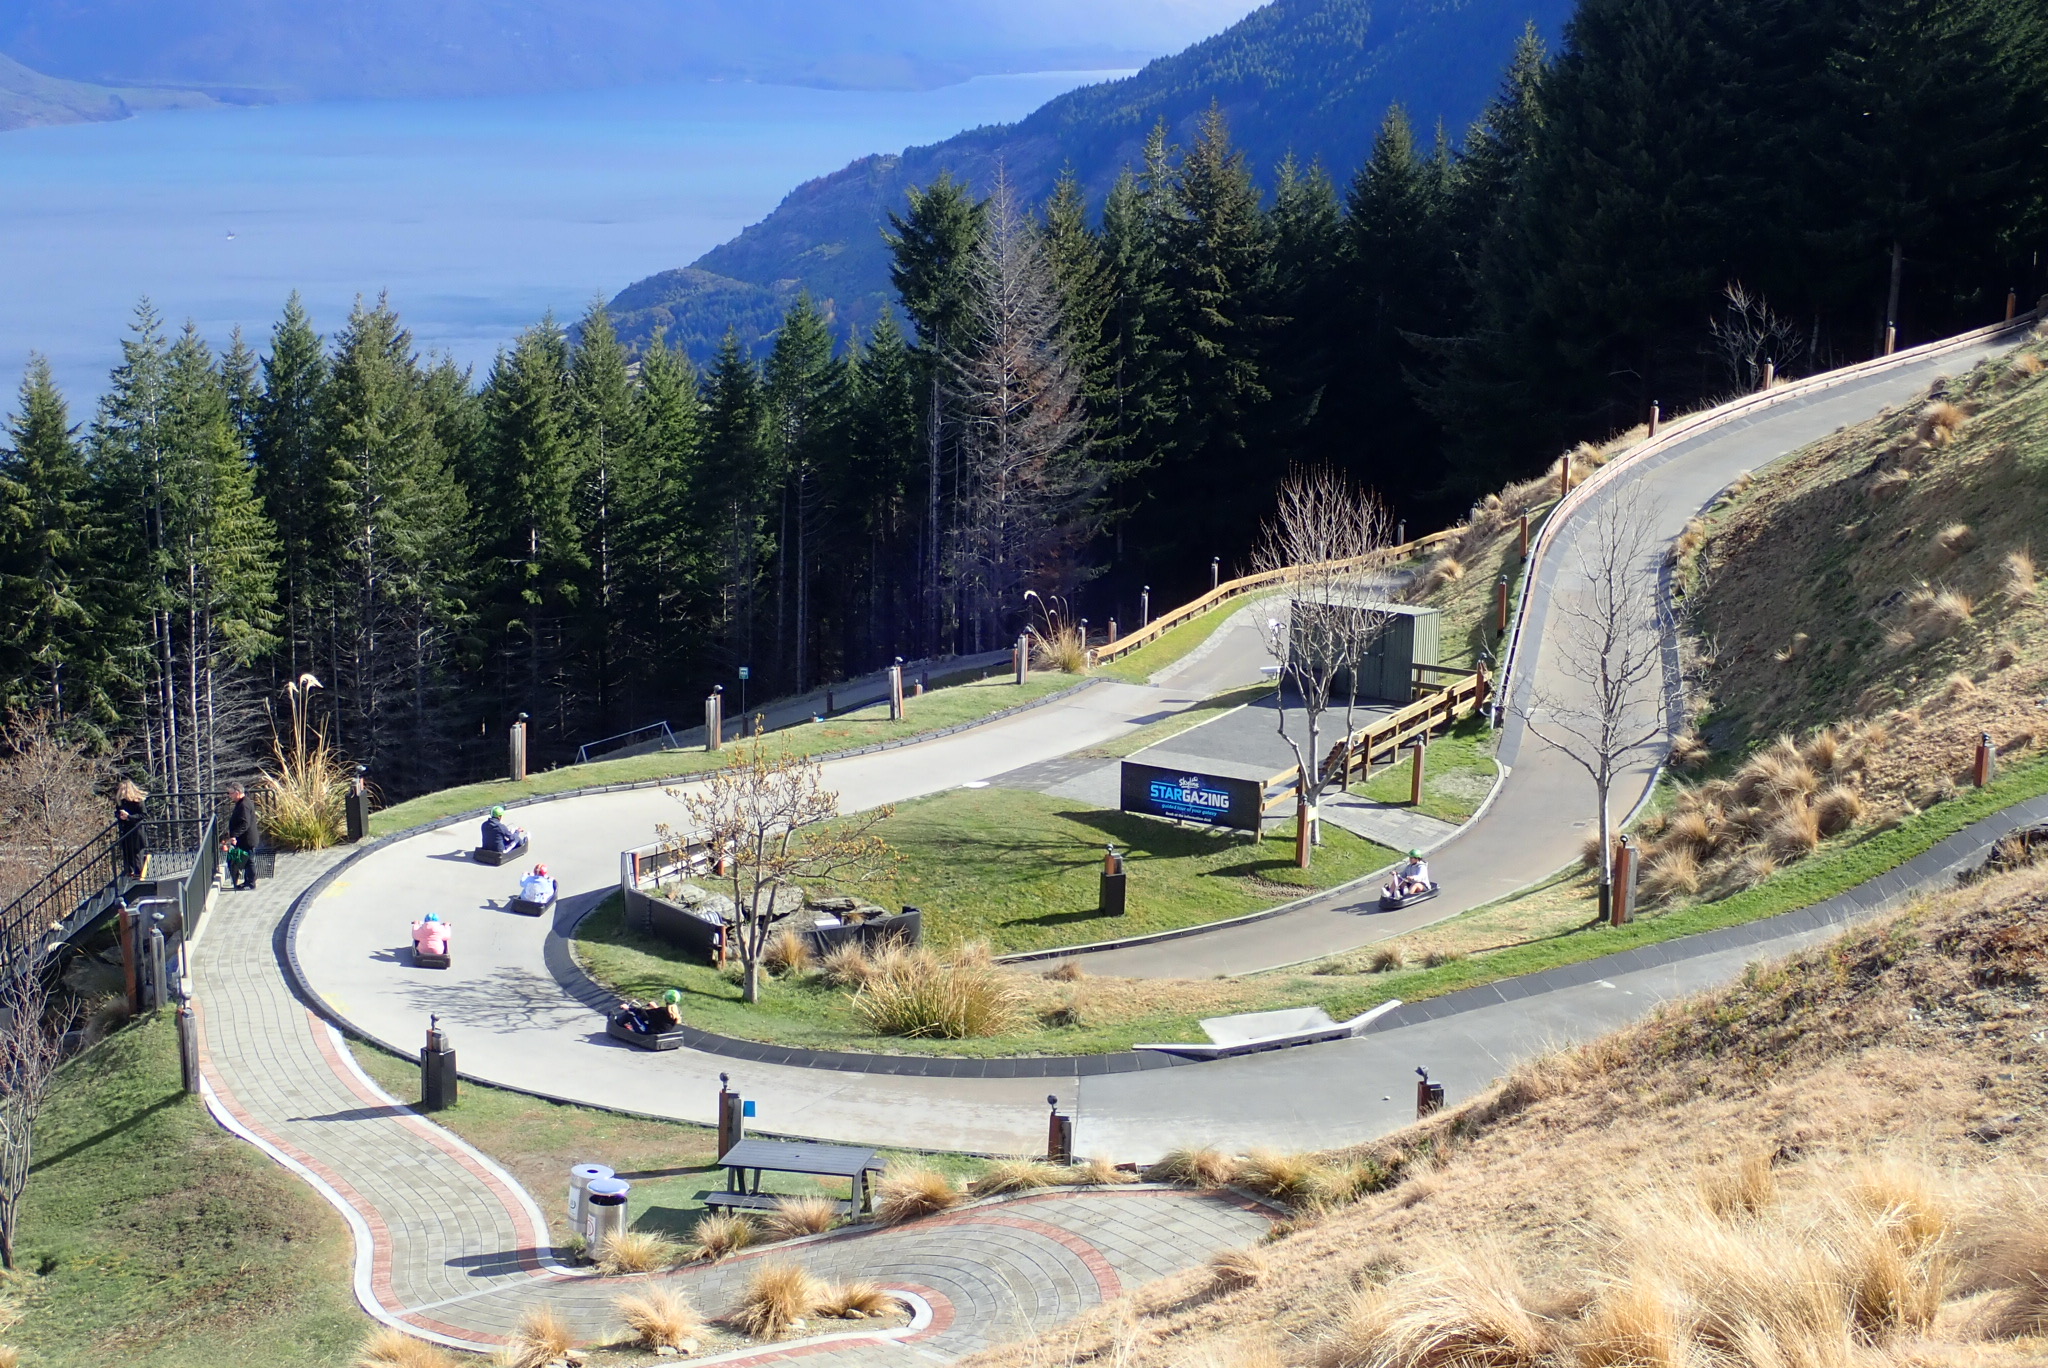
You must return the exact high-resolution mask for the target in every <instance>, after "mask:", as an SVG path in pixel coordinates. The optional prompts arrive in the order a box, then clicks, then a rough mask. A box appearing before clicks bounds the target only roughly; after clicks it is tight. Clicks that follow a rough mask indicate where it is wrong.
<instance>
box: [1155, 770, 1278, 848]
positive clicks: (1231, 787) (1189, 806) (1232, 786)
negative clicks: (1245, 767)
mask: <svg viewBox="0 0 2048 1368" xmlns="http://www.w3.org/2000/svg"><path fill="white" fill-rule="evenodd" d="M1122 787H1123V810H1124V811H1125V812H1143V813H1147V814H1149V815H1151V816H1154V817H1172V818H1175V819H1177V820H1179V821H1183V822H1202V823H1205V824H1207V825H1210V826H1229V827H1239V828H1241V829H1243V830H1246V831H1257V830H1258V829H1259V804H1260V800H1261V798H1262V797H1263V796H1264V795H1263V794H1262V792H1261V786H1260V784H1259V783H1258V781H1257V780H1254V779H1227V778H1224V777H1222V776H1220V775H1215V774H1194V773H1190V772H1188V771H1187V770H1180V769H1161V768H1160V767H1159V766H1157V765H1141V764H1138V763H1137V762H1136V761H1132V760H1126V761H1124V768H1123V786H1122Z"/></svg>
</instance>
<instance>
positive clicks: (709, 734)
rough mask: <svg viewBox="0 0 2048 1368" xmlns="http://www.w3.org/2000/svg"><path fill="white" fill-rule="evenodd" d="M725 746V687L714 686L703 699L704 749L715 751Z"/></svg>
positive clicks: (721, 685) (720, 685)
mask: <svg viewBox="0 0 2048 1368" xmlns="http://www.w3.org/2000/svg"><path fill="white" fill-rule="evenodd" d="M724 744H725V685H723V684H714V685H712V686H711V693H710V694H709V695H708V696H707V697H706V698H705V699H704V749H705V750H708V751H715V750H717V749H718V748H719V747H720V746H723V745H724Z"/></svg>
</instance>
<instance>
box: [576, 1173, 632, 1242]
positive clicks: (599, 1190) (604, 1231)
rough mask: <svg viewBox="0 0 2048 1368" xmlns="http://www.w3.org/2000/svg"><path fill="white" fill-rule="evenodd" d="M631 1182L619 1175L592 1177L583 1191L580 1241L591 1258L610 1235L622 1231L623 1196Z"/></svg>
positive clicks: (624, 1207) (629, 1188) (624, 1202)
mask: <svg viewBox="0 0 2048 1368" xmlns="http://www.w3.org/2000/svg"><path fill="white" fill-rule="evenodd" d="M632 1191H633V1185H632V1184H631V1183H629V1182H627V1181H626V1180H625V1179H623V1178H593V1179H591V1180H590V1185H589V1186H588V1187H587V1188H585V1189H584V1193H583V1243H584V1247H585V1248H587V1249H588V1250H589V1251H590V1254H591V1257H593V1258H595V1257H596V1256H598V1255H599V1254H602V1253H603V1252H604V1247H605V1244H606V1242H608V1241H609V1240H610V1239H611V1238H612V1237H613V1236H614V1235H623V1234H625V1233H626V1197H627V1195H628V1194H629V1193H631V1192H632Z"/></svg>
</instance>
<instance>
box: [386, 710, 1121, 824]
mask: <svg viewBox="0 0 2048 1368" xmlns="http://www.w3.org/2000/svg"><path fill="white" fill-rule="evenodd" d="M1080 682H1081V681H1080V680H1079V679H1077V678H1076V677H1075V676H1073V675H1063V674H1054V673H1049V672H1048V673H1043V674H1034V675H1033V676H1032V677H1031V680H1030V682H1029V683H1027V684H1025V685H1024V686H1023V687H1021V688H1020V687H1018V686H1017V685H1016V684H1015V683H1013V682H1011V677H1010V675H1009V673H1008V672H1007V671H1005V672H1004V673H1002V674H1001V675H999V676H997V677H994V678H991V679H986V680H977V681H974V682H972V683H967V684H956V685H953V686H951V687H949V688H942V689H934V690H932V691H931V692H930V693H928V694H926V695H924V696H923V697H922V698H913V699H910V700H909V701H908V707H907V708H906V709H905V712H906V716H905V717H904V719H903V720H902V721H900V722H891V721H890V720H889V710H888V707H887V705H886V704H877V705H875V706H874V707H872V708H863V709H861V710H859V711H857V712H848V713H843V714H841V715H839V716H837V717H834V718H831V719H829V720H827V721H824V722H806V723H803V724H802V725H800V726H795V727H785V728H784V729H783V730H781V731H776V732H770V733H768V738H767V739H768V749H769V751H770V752H771V753H772V754H776V755H825V754H829V753H831V752H833V751H843V750H857V749H859V748H860V747H862V746H871V745H875V744H876V743H878V742H882V741H895V740H900V739H902V738H904V737H909V736H917V735H920V734H922V733H925V732H934V731H943V730H944V729H945V728H947V727H955V726H958V725H960V724H961V723H963V722H974V721H978V720H979V719H981V718H984V717H987V716H989V715H990V714H992V713H998V712H1001V711H1002V710H1003V709H1005V708H1014V707H1017V706H1018V705H1019V704H1023V703H1031V702H1035V701H1037V700H1038V699H1041V698H1044V697H1045V696H1046V695H1048V694H1054V693H1058V692H1059V691H1060V690H1062V689H1068V688H1072V687H1073V686H1074V685H1075V684H1078V683H1080ZM730 751H731V747H730V746H729V745H728V747H727V748H726V750H724V751H716V752H711V751H703V750H671V751H658V752H656V753H655V754H652V755H634V756H628V757H626V758H625V759H622V760H595V761H592V762H591V763H590V764H587V765H564V766H563V767H562V768H560V769H551V770H546V771H543V772H542V773H539V774H530V775H528V776H527V779H526V782H525V783H523V784H515V783H512V782H511V781H510V780H503V779H498V780H492V781H490V782H488V783H481V784H465V785H463V786H462V787H460V788H451V789H442V790H440V791H439V792H436V793H428V794H423V795H421V796H420V797H418V798H413V799H409V800H408V801H406V802H403V803H399V804H397V805H396V806H394V807H388V808H385V809H384V810H383V811H381V812H377V813H373V814H371V817H370V834H371V835H373V836H382V835H386V834H388V833H390V832H394V831H404V830H405V829H406V828H408V827H414V826H420V825H423V824H425V823H428V822H433V821H438V820H440V819H441V818H444V817H453V816H455V815H456V814H457V813H462V812H474V811H475V810H477V809H478V808H482V807H488V806H490V805H491V804H493V803H508V802H511V801H512V800H513V799H515V798H531V797H534V796H536V795H539V794H547V793H563V792H566V791H568V790H570V789H577V788H588V787H595V786H597V785H601V784H630V783H634V782H636V781H639V780H647V779H671V778H679V777H682V776H684V775H690V774H702V773H704V772H705V771H706V770H714V769H717V768H718V767H719V766H721V765H723V764H726V763H728V762H729V761H730V760H731V759H732V756H731V754H730Z"/></svg>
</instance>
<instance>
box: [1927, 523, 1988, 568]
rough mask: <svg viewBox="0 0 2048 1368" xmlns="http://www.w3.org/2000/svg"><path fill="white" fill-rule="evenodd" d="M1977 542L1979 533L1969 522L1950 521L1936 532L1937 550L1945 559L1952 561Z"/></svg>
mask: <svg viewBox="0 0 2048 1368" xmlns="http://www.w3.org/2000/svg"><path fill="white" fill-rule="evenodd" d="M1976 544H1977V534H1976V533H1975V532H1974V531H1972V530H1971V528H1970V525H1969V524H1968V523H1963V522H1956V523H1950V524H1949V525H1948V526H1947V527H1944V528H1942V529H1941V531H1939V532H1937V533H1935V534H1934V546H1935V550H1937V551H1938V552H1940V553H1941V558H1942V560H1944V561H1952V560H1954V559H1955V558H1956V557H1958V556H1960V555H1962V554H1963V553H1964V552H1965V551H1968V550H1970V549H1971V548H1972V547H1974V546H1975V545H1976Z"/></svg>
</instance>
